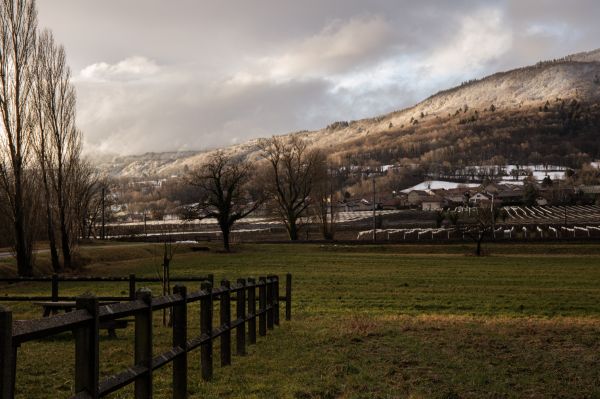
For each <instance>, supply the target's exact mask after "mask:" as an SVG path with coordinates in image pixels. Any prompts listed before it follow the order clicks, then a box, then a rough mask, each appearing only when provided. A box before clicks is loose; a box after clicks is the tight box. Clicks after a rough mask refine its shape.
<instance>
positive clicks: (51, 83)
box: [33, 30, 81, 269]
mask: <svg viewBox="0 0 600 399" xmlns="http://www.w3.org/2000/svg"><path fill="white" fill-rule="evenodd" d="M36 60H37V62H36V67H35V69H34V70H35V77H36V79H35V90H34V93H35V95H34V96H33V97H34V103H35V107H34V108H35V109H36V113H35V115H36V120H37V124H36V125H37V128H38V129H37V131H38V135H37V136H38V140H37V141H36V145H37V147H39V150H38V151H37V153H38V158H39V162H40V166H41V169H42V174H43V181H44V185H45V188H46V187H47V186H50V187H51V190H50V189H48V193H47V195H46V202H47V203H51V204H54V206H53V208H55V209H56V213H57V215H56V219H57V222H58V232H59V237H60V247H61V252H62V258H63V266H64V267H65V268H67V269H69V268H71V267H72V246H73V244H74V242H75V241H76V237H75V236H74V231H75V225H76V220H74V219H73V217H74V216H76V215H77V213H78V212H77V210H76V209H75V208H76V207H79V206H80V204H78V203H76V202H75V201H74V199H75V197H76V192H75V191H76V188H75V186H76V185H78V183H80V182H78V181H77V180H78V179H79V178H80V176H79V175H77V174H76V173H78V172H80V170H79V169H80V168H79V165H80V153H81V133H80V132H79V130H78V129H77V127H76V126H75V103H76V101H75V89H74V87H73V85H72V84H71V82H70V79H71V72H70V69H69V67H68V66H67V63H66V54H65V51H64V48H63V47H62V46H59V45H57V44H56V43H55V42H54V37H53V36H52V33H51V32H50V31H48V30H45V31H43V32H42V33H41V35H40V37H39V40H38V46H37V59H36ZM48 183H50V184H48ZM50 187H48V188H50ZM48 219H49V222H48V223H49V229H50V227H51V226H52V225H53V224H54V223H53V216H52V215H51V214H50V215H49V217H48ZM49 235H50V237H51V244H52V240H53V237H52V236H53V233H52V234H50V233H49Z"/></svg>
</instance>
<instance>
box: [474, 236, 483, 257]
mask: <svg viewBox="0 0 600 399" xmlns="http://www.w3.org/2000/svg"><path fill="white" fill-rule="evenodd" d="M482 241H483V234H479V238H478V239H477V250H476V251H475V255H477V256H481V242H482Z"/></svg>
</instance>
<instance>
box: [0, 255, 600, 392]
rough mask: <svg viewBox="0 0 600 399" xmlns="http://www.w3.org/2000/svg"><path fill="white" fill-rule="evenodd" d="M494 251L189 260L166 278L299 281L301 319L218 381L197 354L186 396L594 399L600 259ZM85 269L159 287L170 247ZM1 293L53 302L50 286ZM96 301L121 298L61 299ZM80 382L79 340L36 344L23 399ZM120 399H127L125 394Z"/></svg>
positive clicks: (108, 347) (122, 360)
mask: <svg viewBox="0 0 600 399" xmlns="http://www.w3.org/2000/svg"><path fill="white" fill-rule="evenodd" d="M485 249H486V250H488V251H489V252H490V254H491V255H490V256H486V257H483V258H477V257H474V256H470V255H466V254H468V253H469V252H471V251H472V245H454V246H442V245H421V246H418V245H410V246H409V245H381V246H373V245H360V246H341V245H338V246H334V245H325V246H320V245H267V244H263V245H258V244H257V245H243V246H239V247H236V252H235V253H233V254H224V253H219V252H218V251H215V250H214V249H213V250H211V251H210V252H201V253H197V252H196V253H195V252H191V251H190V250H189V249H187V248H181V249H180V250H179V251H178V253H177V255H176V256H175V259H174V261H173V267H172V275H204V274H206V273H214V274H215V278H216V280H217V281H219V280H220V279H222V278H228V279H230V280H235V279H237V278H239V277H249V276H260V275H265V274H279V275H280V276H283V275H284V274H285V273H286V272H291V273H292V274H293V276H294V298H293V311H294V317H293V320H292V321H291V322H285V321H282V323H281V327H280V328H277V329H275V330H274V331H273V332H269V334H268V335H267V337H266V338H259V342H258V344H257V345H254V346H251V347H250V348H249V353H248V356H246V357H235V356H234V358H233V365H232V366H230V367H225V368H220V367H219V366H218V352H216V353H215V366H216V368H215V379H214V381H212V382H210V383H204V382H202V381H201V379H200V370H199V352H198V351H196V352H192V354H191V356H190V367H191V369H190V393H191V397H198V398H200V397H202V398H204V397H208V398H220V397H257V398H272V397H281V398H338V397H339V398H372V397H377V398H379V397H383V398H386V397H390V398H396V397H399V398H403V397H413V398H430V397H431V398H452V397H461V398H462V397H468V398H481V397H488V398H499V397H502V398H503V397H514V398H520V397H540V398H541V397H589V398H600V388H598V386H599V385H600V384H599V382H600V368H599V367H598V366H597V361H598V360H597V359H598V353H600V245H594V244H548V245H543V244H536V245H486V246H485ZM81 257H82V259H83V260H84V261H85V262H84V263H87V266H86V268H85V271H84V272H83V274H95V275H127V274H129V273H136V274H139V275H147V276H154V275H156V269H157V266H158V265H159V264H160V249H159V248H155V247H153V246H151V245H142V246H130V247H128V246H119V247H114V246H111V247H105V248H103V247H94V248H83V249H82V250H81ZM39 260H40V263H43V262H44V261H45V260H44V255H43V254H40V255H39ZM10 262H11V261H7V260H3V261H2V263H0V268H2V267H3V266H2V264H4V265H5V266H4V268H5V269H6V268H10ZM152 288H153V289H154V292H155V293H158V287H156V286H154V287H152ZM191 288H194V287H191ZM0 290H1V291H0V292H1V293H2V294H4V293H7V294H9V295H10V294H17V293H20V294H42V293H44V294H47V293H48V290H49V285H48V284H19V285H16V286H15V285H13V286H5V287H0ZM86 290H89V291H94V292H97V293H106V294H108V293H110V294H119V293H120V292H125V291H126V290H127V285H126V284H123V285H114V284H111V285H103V286H93V285H91V284H85V285H81V284H80V285H68V286H67V285H65V286H64V291H63V287H62V286H61V293H62V292H65V293H70V294H77V293H81V292H83V291H86ZM2 294H0V296H1V295H2ZM10 306H11V307H12V308H13V310H14V312H15V317H16V318H32V317H39V316H40V315H39V313H40V310H39V309H35V308H33V307H32V306H31V305H28V304H10ZM198 313H199V312H198V307H197V305H193V306H191V307H190V333H189V334H190V336H193V335H194V334H197V333H198ZM155 327H156V331H155V332H156V337H155V343H154V347H155V353H158V352H160V351H161V350H164V349H166V348H167V347H168V345H169V340H170V335H169V331H168V330H167V329H164V328H162V327H161V326H160V314H158V313H155ZM118 334H119V338H118V339H116V340H108V339H104V338H105V337H103V340H102V342H101V345H102V348H101V372H102V373H103V375H105V376H106V375H109V374H111V373H114V372H117V371H119V370H121V369H122V368H124V367H125V366H127V365H129V364H130V363H131V361H132V342H131V338H132V331H131V328H130V329H128V330H127V331H125V332H123V331H120V332H119V333H118ZM216 349H217V350H218V345H217V348H216ZM170 372H171V371H170V369H168V368H167V369H165V370H161V371H160V372H158V373H157V374H156V375H155V383H154V387H155V396H156V397H158V398H166V397H169V395H170ZM72 375H73V342H72V337H71V335H70V334H63V335H61V336H59V337H56V338H53V339H48V340H44V341H41V342H32V343H27V344H25V345H24V347H23V348H21V349H20V352H19V371H18V381H17V391H18V394H19V395H18V397H21V398H32V397H36V398H45V397H47V398H60V397H69V396H70V394H71V392H72ZM112 397H114V398H130V397H131V390H130V389H129V390H124V391H121V392H119V393H117V394H114V395H113V396H112Z"/></svg>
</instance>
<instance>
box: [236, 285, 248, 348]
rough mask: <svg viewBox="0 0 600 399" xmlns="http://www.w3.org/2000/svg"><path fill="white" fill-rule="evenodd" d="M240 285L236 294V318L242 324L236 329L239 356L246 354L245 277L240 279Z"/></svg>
mask: <svg viewBox="0 0 600 399" xmlns="http://www.w3.org/2000/svg"><path fill="white" fill-rule="evenodd" d="M237 283H238V285H239V286H241V288H240V289H239V291H238V292H237V295H236V298H235V299H236V304H235V311H236V319H237V320H238V322H240V321H241V322H240V324H238V326H237V328H236V330H235V337H236V341H235V346H236V353H237V354H238V355H239V356H243V355H245V354H246V280H244V279H243V278H240V279H238V281H237Z"/></svg>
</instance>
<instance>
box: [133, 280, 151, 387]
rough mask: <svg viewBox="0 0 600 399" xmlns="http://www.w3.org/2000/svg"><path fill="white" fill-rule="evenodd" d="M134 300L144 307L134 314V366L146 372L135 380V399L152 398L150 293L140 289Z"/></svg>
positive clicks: (145, 289)
mask: <svg viewBox="0 0 600 399" xmlns="http://www.w3.org/2000/svg"><path fill="white" fill-rule="evenodd" d="M136 299H138V300H141V301H143V302H144V303H145V304H146V307H145V308H144V309H142V310H139V311H138V312H137V313H136V314H135V365H136V366H141V367H144V368H146V370H147V371H146V372H145V373H144V374H143V375H142V376H141V377H139V378H137V379H136V380H135V399H149V398H152V291H150V289H148V288H141V289H140V290H138V292H137V293H136Z"/></svg>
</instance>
